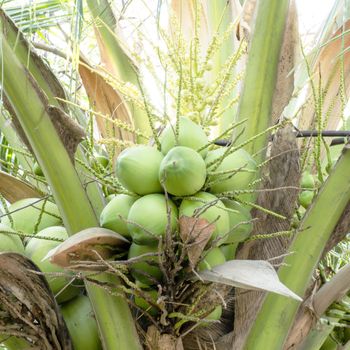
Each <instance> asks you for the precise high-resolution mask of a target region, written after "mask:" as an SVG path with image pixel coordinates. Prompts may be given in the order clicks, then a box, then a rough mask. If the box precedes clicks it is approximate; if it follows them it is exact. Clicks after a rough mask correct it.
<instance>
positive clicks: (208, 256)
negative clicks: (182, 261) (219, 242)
mask: <svg viewBox="0 0 350 350" xmlns="http://www.w3.org/2000/svg"><path fill="white" fill-rule="evenodd" d="M225 262H226V258H225V255H224V253H223V252H222V251H221V250H220V248H218V247H215V248H212V249H210V250H208V251H207V252H206V253H205V255H204V259H203V260H201V262H200V263H199V264H198V267H197V269H198V271H203V270H211V269H212V268H213V267H215V266H217V265H222V264H224V263H225Z"/></svg>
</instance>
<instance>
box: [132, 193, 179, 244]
mask: <svg viewBox="0 0 350 350" xmlns="http://www.w3.org/2000/svg"><path fill="white" fill-rule="evenodd" d="M168 208H169V209H170V229H171V230H172V231H174V230H175V229H176V226H177V217H178V211H177V208H176V205H175V204H174V203H173V202H172V201H171V200H170V199H168V200H166V198H165V196H164V195H163V194H158V193H155V194H148V195H146V196H143V197H141V198H139V199H138V200H137V201H136V202H135V203H134V204H133V205H132V207H131V208H130V211H129V215H128V224H127V226H128V230H129V233H130V235H131V237H132V239H133V241H134V242H135V243H137V244H142V245H153V244H157V243H158V238H159V237H161V236H164V235H165V233H166V229H167V226H168V212H167V209H168Z"/></svg>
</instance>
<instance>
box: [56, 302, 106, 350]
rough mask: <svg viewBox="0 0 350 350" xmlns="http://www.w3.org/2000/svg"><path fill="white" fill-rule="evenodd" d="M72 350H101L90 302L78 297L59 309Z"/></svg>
mask: <svg viewBox="0 0 350 350" xmlns="http://www.w3.org/2000/svg"><path fill="white" fill-rule="evenodd" d="M61 312H62V316H63V318H64V321H65V323H66V325H67V328H68V331H69V334H70V336H71V338H72V343H73V347H74V350H87V349H89V350H102V345H101V341H100V339H99V336H98V328H97V323H96V320H95V316H94V312H93V310H92V306H91V303H90V300H89V298H88V297H87V296H85V295H80V296H78V297H76V298H74V299H73V300H71V301H70V302H68V303H65V304H64V305H63V306H62V307H61Z"/></svg>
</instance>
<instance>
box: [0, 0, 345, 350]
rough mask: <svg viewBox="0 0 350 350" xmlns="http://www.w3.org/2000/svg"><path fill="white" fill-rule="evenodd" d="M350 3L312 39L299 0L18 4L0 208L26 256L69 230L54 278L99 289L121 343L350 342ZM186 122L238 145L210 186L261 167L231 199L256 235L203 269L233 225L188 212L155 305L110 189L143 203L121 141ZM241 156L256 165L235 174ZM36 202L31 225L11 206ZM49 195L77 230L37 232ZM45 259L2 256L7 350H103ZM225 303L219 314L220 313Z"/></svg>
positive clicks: (6, 91) (0, 296)
mask: <svg viewBox="0 0 350 350" xmlns="http://www.w3.org/2000/svg"><path fill="white" fill-rule="evenodd" d="M348 7H349V2H348V1H346V0H337V1H335V3H334V5H333V8H332V11H331V13H330V14H329V17H328V18H327V20H326V22H325V23H324V26H323V28H322V30H321V31H320V33H319V35H318V36H317V40H315V43H314V44H313V45H310V47H304V45H303V44H302V43H301V42H300V34H299V32H298V27H297V13H296V9H295V3H294V1H287V0H280V1H273V0H265V1H254V0H245V1H235V0H230V1H227V0H217V1H211V0H188V1H176V0H171V1H169V2H163V1H154V2H150V3H148V2H143V1H136V0H134V1H115V2H110V1H105V0H100V1H91V0H87V1H85V2H84V1H82V0H75V1H69V0H65V1H63V0H61V1H57V0H52V1H49V0H48V1H37V2H34V3H28V4H18V2H16V1H4V2H3V4H2V5H1V10H0V21H1V30H0V35H1V70H0V74H1V88H2V89H1V92H2V99H1V101H2V109H1V113H0V130H1V134H0V142H1V143H0V167H1V172H0V180H1V181H0V200H1V206H0V208H1V212H0V214H1V218H2V220H1V222H2V223H6V224H7V225H8V226H7V227H4V226H0V231H1V232H2V234H3V235H5V236H4V237H8V236H11V237H20V241H21V242H24V243H26V244H27V246H26V251H28V246H29V243H27V242H28V240H29V242H35V241H32V239H33V240H35V239H37V240H40V239H41V240H46V241H49V242H50V244H51V243H52V242H53V241H55V240H56V241H59V242H62V241H64V242H62V244H60V245H58V243H57V242H56V243H54V246H55V247H56V250H55V251H50V253H49V257H48V256H46V259H48V258H50V259H51V261H52V262H55V263H56V265H59V266H61V270H59V271H60V272H57V271H56V275H55V276H54V277H56V278H58V277H62V275H64V276H68V278H70V282H69V283H70V284H71V283H72V281H78V280H79V281H81V283H82V284H83V285H82V286H81V290H82V292H81V294H82V295H84V298H86V297H85V295H87V296H88V298H89V300H90V302H91V306H92V310H93V313H94V318H95V319H96V323H97V326H98V332H99V340H98V342H101V346H102V347H103V349H107V350H111V349H142V348H150V349H177V350H178V349H254V350H258V349H263V348H266V349H276V350H277V349H315V350H316V349H321V348H322V349H328V348H332V349H333V348H334V349H335V348H337V349H348V348H350V345H349V344H350V337H349V334H348V332H347V328H348V327H349V324H348V321H349V313H350V308H349V300H348V297H347V294H348V292H349V289H350V287H349V285H348V283H347V281H348V280H349V268H348V261H349V259H348V248H349V245H348V242H347V240H346V234H347V233H348V228H349V226H350V222H349V218H348V211H349V205H348V203H349V199H350V182H349V177H348V169H349V168H350V159H349V157H350V154H349V149H348V145H347V137H348V136H349V134H348V132H347V131H346V129H347V118H346V105H347V102H348V99H347V98H348V97H347V96H348V89H349V81H348V79H349V77H350V75H349V71H348V67H350V65H349V62H348V41H349V40H348V36H347V35H348V26H349V13H348ZM135 13H137V15H135ZM183 117H186V118H188V119H189V120H191V121H193V122H195V123H196V124H198V125H200V126H201V128H202V129H203V130H204V131H205V133H206V137H208V138H209V141H208V142H207V143H206V144H204V146H203V147H201V148H200V151H203V150H207V149H213V148H215V147H218V146H220V147H222V148H221V151H220V152H223V155H222V156H220V159H218V160H213V161H212V162H211V163H210V162H209V161H208V160H207V168H208V169H211V170H210V171H211V172H210V174H209V173H208V177H207V179H206V180H205V184H204V185H202V186H201V187H200V188H202V189H203V188H204V189H208V188H213V186H214V185H215V184H217V183H220V182H224V181H225V180H229V179H231V178H232V177H233V178H234V176H235V175H236V176H238V175H237V173H238V174H239V175H240V176H241V175H242V174H243V175H244V176H245V177H246V178H249V186H246V187H245V188H241V189H240V188H238V189H237V188H232V189H231V188H230V189H229V190H225V191H222V190H221V191H219V190H218V191H217V193H216V196H217V199H216V202H217V201H219V200H228V201H230V200H235V201H236V202H237V203H238V204H239V205H241V206H244V207H245V208H249V210H248V212H249V211H250V213H248V217H247V218H246V219H245V220H246V221H244V220H243V221H242V219H240V222H239V225H242V223H243V224H244V225H248V226H249V227H250V229H249V232H248V234H249V235H245V236H244V237H240V239H236V240H235V241H234V242H230V243H231V244H226V245H225V249H230V251H231V253H230V258H229V259H228V260H230V261H227V262H226V263H224V264H220V265H218V267H215V268H213V269H211V270H206V269H204V271H200V268H199V265H198V264H200V260H201V259H202V260H203V255H204V254H207V251H205V252H204V249H205V246H206V244H207V242H208V241H209V238H210V235H211V234H212V233H213V230H214V229H213V226H212V225H213V224H214V223H215V221H216V220H213V221H214V222H209V220H207V221H206V220H204V221H203V222H201V224H202V225H204V226H201V227H199V226H198V225H199V224H200V222H199V223H198V218H196V215H194V217H191V215H190V217H181V218H180V219H179V237H180V238H179V237H174V236H172V235H171V233H169V234H168V231H169V230H168V228H167V234H166V238H165V239H164V240H163V241H162V240H161V241H160V242H161V243H160V245H159V247H158V249H155V250H154V251H152V252H149V251H148V252H147V253H148V254H151V255H152V254H153V255H156V256H159V259H158V260H159V261H158V262H159V264H160V267H161V270H162V271H161V272H162V274H163V275H164V276H167V277H166V278H165V279H164V281H163V282H162V283H161V284H158V290H157V291H156V292H154V291H153V292H154V293H155V294H153V297H152V294H151V292H149V291H148V289H146V288H145V286H144V285H140V284H138V283H136V282H135V279H133V278H131V277H130V273H129V272H130V271H129V268H128V266H129V265H130V264H132V263H131V261H132V258H134V257H132V258H131V259H129V260H128V259H127V257H126V255H125V254H126V253H127V248H126V247H127V245H125V243H126V242H127V241H125V238H123V237H122V236H118V235H116V234H112V235H111V232H110V231H108V230H106V229H104V228H101V227H99V226H100V224H101V222H100V220H99V218H100V215H101V212H102V210H103V208H104V207H105V205H106V200H107V198H108V196H109V195H110V194H124V195H125V194H126V195H128V196H135V193H131V192H132V191H129V190H128V188H127V186H125V184H122V183H121V181H120V178H118V177H117V176H115V172H114V167H115V163H116V162H117V160H116V159H118V155H119V154H120V153H121V151H123V150H124V149H128V147H130V146H132V145H135V144H144V145H146V144H147V145H152V146H153V147H154V149H157V148H158V150H161V148H162V145H161V143H162V135H163V134H162V132H163V129H164V128H165V127H168V128H169V125H170V123H171V122H172V123H173V124H172V125H173V134H174V135H175V136H174V137H175V144H178V143H179V137H180V136H181V135H180V134H179V132H180V131H181V120H182V119H181V118H183ZM179 130H180V131H179ZM193 136H194V135H193ZM329 137H331V138H329ZM330 140H331V141H330ZM241 151H242V152H243V151H244V152H248V154H249V155H250V156H251V157H252V159H253V161H254V164H256V165H257V166H256V167H254V170H252V169H249V168H248V166H247V165H246V164H244V165H240V166H239V169H234V171H232V169H231V170H229V169H222V168H220V164H222V163H223V162H224V160H227V159H229V157H230V156H231V155H232V154H238V153H237V152H241ZM145 161H146V162H145V167H146V166H147V163H150V162H153V160H151V159H145ZM220 169H221V170H220ZM208 171H209V170H208ZM145 176H146V170H145ZM215 176H216V177H218V179H219V180H217V178H216V180H215ZM177 185H178V184H176V183H175V187H176V186H177ZM203 186H204V187H203ZM135 192H136V191H135ZM169 192H170V191H169ZM166 197H167V195H166ZM178 197H181V195H180V196H178ZM28 198H36V199H37V201H36V202H30V204H28V205H27V206H26V208H27V207H29V208H34V209H35V206H36V205H37V204H38V203H41V204H40V205H41V206H40V207H39V214H38V213H37V214H38V218H37V220H36V222H34V226H33V228H32V231H31V232H29V233H28V232H24V230H23V229H20V228H18V227H16V224H15V221H14V220H15V215H16V212H17V211H18V209H14V207H13V206H11V205H10V204H13V203H17V202H18V201H20V200H23V199H28ZM134 198H136V197H134ZM172 199H174V201H175V202H176V201H177V200H179V198H176V196H175V197H174V196H173V197H172ZM48 203H50V205H54V204H53V203H55V204H56V205H57V207H58V211H59V215H56V216H54V215H52V213H51V216H53V217H54V218H55V219H56V220H59V221H58V223H59V224H61V225H63V226H64V227H65V229H66V230H67V232H68V235H69V236H71V237H70V238H67V239H66V238H62V237H52V236H49V237H45V232H44V231H40V230H39V226H40V224H41V222H42V220H44V218H46V216H45V215H47V214H48V209H47V205H49V204H48ZM167 203H170V202H169V198H168V197H167ZM176 203H177V202H176ZM213 205H214V207H215V205H216V204H215V203H214V204H212V205H211V206H213ZM222 205H223V204H222ZM209 207H210V206H209ZM225 208H226V207H225ZM221 209H222V208H221ZM206 210H208V208H206ZM227 211H228V212H231V213H235V212H237V210H235V209H231V210H230V209H227ZM49 214H50V212H49ZM167 215H168V218H169V217H170V209H169V208H167ZM222 215H223V214H222ZM250 215H251V217H250ZM219 217H220V214H219ZM191 220H192V221H191ZM193 220H194V221H193ZM61 221H62V222H61ZM169 222H170V221H169ZM128 224H130V222H128ZM131 224H133V223H132V222H131ZM55 225H56V224H55ZM101 225H102V224H101ZM11 226H12V227H11ZM48 226H53V224H51V225H48ZM168 226H170V225H168ZM143 229H144V228H143ZM38 231H40V232H39V235H37V236H35V238H33V236H34V235H35V234H36V233H37V232H38ZM193 231H195V232H196V233H197V235H198V236H197V240H194V242H192V243H191V242H190V243H189V241H187V240H186V238H184V237H186V235H187V238H188V237H190V236H191V234H193ZM40 235H41V236H40ZM198 237H200V240H199V239H198ZM203 237H204V238H205V239H206V241H205V243H204V245H203V244H200V243H201V240H202V239H204V238H203ZM193 243H194V244H193ZM21 244H22V243H21ZM191 244H192V246H193V245H194V246H195V250H193V249H192V248H191ZM209 244H210V247H211V248H212V249H215V248H216V249H218V248H217V246H219V243H218V241H216V240H212V241H211V243H209ZM57 247H58V248H57ZM179 247H182V248H179ZM207 247H208V246H207ZM8 249H9V248H2V250H8ZM111 249H112V250H113V254H111ZM27 255H28V254H27ZM74 257H75V258H76V259H75V260H74ZM129 257H130V252H129ZM30 258H31V259H32V260H33V261H34V258H33V257H32V256H30ZM42 258H44V256H41V258H40V260H37V261H35V262H36V264H37V265H38V266H35V265H33V263H32V262H31V261H30V259H28V258H25V257H24V256H23V254H22V255H16V254H10V253H2V254H1V255H0V259H3V263H2V266H6V268H4V270H3V272H0V300H1V311H2V313H1V315H2V316H1V322H0V333H1V334H3V336H4V338H3V344H4V347H5V348H6V349H27V348H35V347H36V348H48V349H49V348H52V349H71V348H72V342H71V340H72V341H73V345H74V347H75V348H77V349H79V348H81V349H83V348H86V343H84V341H85V340H84V339H82V338H79V339H78V340H77V336H76V334H78V333H75V331H72V328H71V321H70V318H69V316H67V315H68V313H69V312H68V311H65V310H67V308H65V306H64V304H63V306H62V305H61V306H60V307H59V306H58V305H57V303H59V299H58V296H59V294H60V293H59V294H58V295H56V297H57V298H56V300H55V299H54V298H53V296H52V294H51V292H50V289H49V286H48V284H47V281H46V279H45V278H43V277H42V275H41V274H40V270H39V269H38V267H41V266H42V265H41V263H42V262H43V260H42ZM204 258H205V256H204ZM73 260H74V263H73ZM204 260H205V259H204ZM137 261H138V260H137ZM62 268H64V269H62ZM28 270H30V271H32V270H36V272H37V273H36V274H33V276H32V277H30V278H28V276H31V275H30V274H28ZM8 271H11V274H9V273H7V272H8ZM275 271H277V273H278V275H277V274H276V272H275ZM10 275H11V276H13V278H12V279H11V278H9V276H10ZM34 276H35V277H34ZM38 276H39V277H38ZM46 276H47V275H46ZM143 277H145V276H143ZM150 277H151V276H150V275H149V274H148V276H147V272H146V279H147V278H148V279H149V278H150ZM49 284H50V282H49ZM22 287H23V290H28V291H35V297H33V296H30V295H29V294H30V293H18V291H19V290H22V289H21V288H22ZM50 287H51V289H52V285H51V284H50ZM65 288H68V287H65ZM7 290H9V291H10V293H8V292H7V293H6V291H7ZM8 295H11V298H12V299H11V298H9V297H8ZM154 295H155V298H154ZM73 300H76V299H73ZM85 300H87V299H85ZM84 303H85V302H84ZM61 304H62V303H61ZM34 305H35V307H34ZM82 305H83V302H82V304H81V306H79V307H77V310H83V306H82ZM84 305H87V304H84ZM142 305H143V306H142ZM144 305H146V307H145V306H144ZM218 307H219V308H223V309H224V312H223V314H222V316H221V319H220V321H218V320H215V317H214V321H213V320H210V315H211V316H213V314H212V313H213V312H215V310H216V311H217V310H218V309H217V308H218ZM142 308H146V311H145V310H142ZM19 310H22V312H20V311H19ZM23 310H26V312H23ZM38 310H39V311H38ZM48 310H50V311H48ZM84 310H85V309H84ZM154 310H156V312H155V314H152V312H153V311H154ZM87 314H88V313H87ZM220 314H221V313H220ZM62 315H63V318H62ZM84 315H85V314H84ZM83 317H86V319H88V317H87V316H83ZM219 317H220V315H219ZM216 318H218V317H216ZM92 323H94V322H92ZM205 323H209V325H208V324H205ZM66 327H68V328H66ZM81 329H83V331H82V332H83V333H84V332H85V334H88V333H89V330H88V331H86V329H85V328H83V326H81ZM69 333H70V336H69V335H68V334H69ZM83 337H84V336H83ZM83 344H84V345H83ZM98 346H99V345H98ZM91 348H92V345H91Z"/></svg>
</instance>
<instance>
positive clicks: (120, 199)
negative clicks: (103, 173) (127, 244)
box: [100, 194, 137, 237]
mask: <svg viewBox="0 0 350 350" xmlns="http://www.w3.org/2000/svg"><path fill="white" fill-rule="evenodd" d="M136 200H137V198H136V197H132V196H128V195H126V194H119V195H117V196H115V197H114V198H112V199H111V201H110V202H109V203H108V204H107V205H106V206H105V207H104V208H103V210H102V212H101V216H100V225H101V226H102V227H104V228H108V229H110V230H112V231H115V232H117V233H119V234H121V235H122V236H124V237H130V234H129V230H128V227H127V223H126V221H127V219H128V215H129V211H130V208H131V206H132V205H133V204H134V202H135V201H136Z"/></svg>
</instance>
